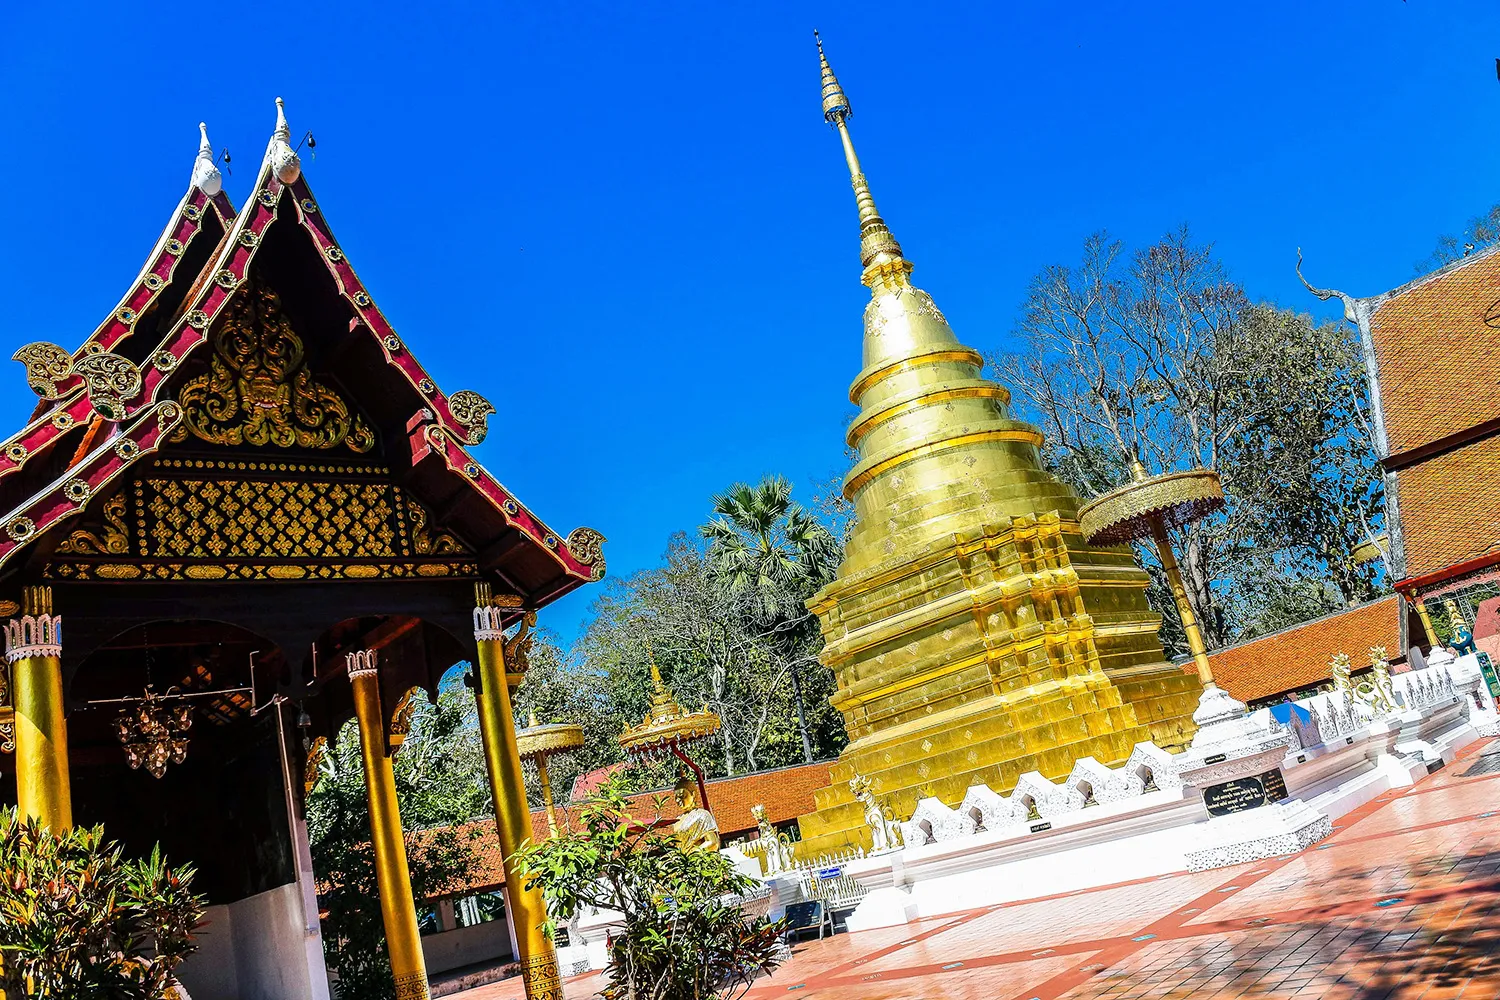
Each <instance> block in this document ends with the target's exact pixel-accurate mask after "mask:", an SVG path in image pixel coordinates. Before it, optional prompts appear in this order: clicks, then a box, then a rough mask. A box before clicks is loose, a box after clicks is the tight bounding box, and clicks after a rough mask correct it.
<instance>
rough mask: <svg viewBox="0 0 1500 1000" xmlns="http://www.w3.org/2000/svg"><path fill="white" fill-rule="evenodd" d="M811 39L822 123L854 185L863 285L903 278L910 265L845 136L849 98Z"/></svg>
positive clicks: (820, 47)
mask: <svg viewBox="0 0 1500 1000" xmlns="http://www.w3.org/2000/svg"><path fill="white" fill-rule="evenodd" d="M813 38H814V40H816V41H817V43H818V64H819V68H820V69H821V70H822V74H823V120H824V121H826V122H828V124H830V125H832V126H833V127H834V128H835V129H837V130H838V133H839V139H840V140H842V142H843V144H844V159H845V161H846V162H847V163H848V164H849V179H850V181H851V182H852V183H853V185H854V200H855V203H856V204H857V205H858V206H859V259H860V263H861V264H863V265H864V267H865V283H866V284H871V283H872V282H873V281H874V280H876V279H877V278H880V277H882V276H884V277H897V278H900V279H904V278H905V276H906V275H907V274H908V273H910V271H911V264H910V263H908V262H907V261H906V259H905V258H904V257H902V256H901V244H900V243H897V242H896V237H895V236H893V235H892V234H891V230H890V227H889V226H887V225H886V224H885V220H884V219H882V218H881V217H880V212H879V210H878V209H876V207H875V197H874V195H872V194H870V185H869V184H868V183H866V181H865V175H864V171H863V170H862V169H860V165H859V156H858V155H857V154H856V153H855V152H854V140H853V139H852V138H850V136H849V124H848V122H849V117H850V115H851V113H852V112H851V110H850V107H849V97H848V95H846V94H845V93H844V88H843V87H842V86H841V85H840V84H839V80H838V77H836V76H834V75H833V67H832V66H829V65H828V56H827V55H826V54H825V53H824V52H823V37H822V36H821V35H819V34H818V32H817V31H816V30H814V31H813Z"/></svg>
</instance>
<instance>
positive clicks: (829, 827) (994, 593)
mask: <svg viewBox="0 0 1500 1000" xmlns="http://www.w3.org/2000/svg"><path fill="white" fill-rule="evenodd" d="M1053 482H1054V484H1055V480H1054V481H1053ZM1060 499H1062V501H1063V503H1064V504H1065V505H1066V506H1067V507H1068V509H1069V512H1070V513H1071V510H1072V505H1073V504H1076V502H1077V501H1076V500H1074V499H1073V498H1072V497H1071V496H1070V495H1066V494H1065V496H1064V497H1062V498H1060ZM1000 520H1001V523H1000V524H997V525H986V526H984V527H983V528H981V529H978V530H975V531H973V532H969V533H960V534H957V535H950V536H949V537H948V539H947V540H946V541H945V542H943V543H939V544H935V545H932V546H931V547H930V549H929V550H928V551H927V552H925V553H923V554H921V555H920V556H918V557H917V558H910V557H907V558H902V559H900V560H899V563H897V564H896V565H892V564H890V563H886V564H881V565H877V566H874V567H871V568H870V569H868V570H865V571H863V572H860V573H858V574H857V575H853V576H850V577H847V578H841V579H840V580H838V581H836V582H835V583H834V584H832V585H831V586H829V587H828V588H827V589H825V590H824V591H823V593H822V594H820V595H819V600H818V602H817V603H816V604H815V605H814V609H815V610H816V611H817V612H818V614H819V617H820V618H821V619H822V622H823V627H824V636H825V639H826V640H827V646H826V647H825V651H824V654H823V660H824V663H825V664H827V665H828V666H829V667H831V668H833V669H834V670H835V672H836V673H837V675H838V679H839V692H838V694H837V695H836V696H835V698H834V704H835V706H836V707H838V708H839V709H840V711H842V712H843V713H844V717H845V722H846V724H847V726H848V728H849V733H850V736H851V738H852V740H853V742H851V743H850V745H849V746H848V748H846V749H845V751H844V753H843V754H842V755H841V756H840V758H839V761H838V763H837V764H836V765H835V766H834V768H833V772H832V776H831V784H830V786H829V787H828V788H824V789H821V790H820V791H818V792H817V793H816V795H815V801H816V803H817V811H816V812H814V813H812V814H811V815H808V816H804V817H802V818H801V820H800V824H801V827H802V838H803V843H802V844H801V845H800V848H799V853H800V854H801V855H802V856H804V857H816V856H817V855H819V854H822V853H825V852H832V851H836V850H839V849H841V848H844V847H848V846H864V847H868V846H869V832H868V828H867V827H866V825H865V819H864V811H863V808H862V807H861V806H860V805H859V803H857V802H856V801H855V799H854V795H853V792H852V791H851V790H850V788H849V779H850V778H852V777H853V776H854V774H855V773H856V772H857V773H859V774H862V775H864V776H865V777H867V778H869V779H870V781H871V789H872V791H873V792H874V793H875V796H876V798H877V800H878V801H879V802H880V803H881V804H882V805H883V806H885V807H886V808H887V809H889V810H890V812H891V814H892V815H893V816H894V817H895V818H897V819H905V818H907V817H909V816H910V815H911V814H912V812H913V811H914V810H915V808H916V804H917V801H918V800H919V799H921V798H923V797H925V796H929V795H931V796H936V797H937V798H939V799H941V800H943V802H945V803H947V804H948V805H950V806H956V805H957V804H958V803H959V802H961V801H962V800H963V797H964V795H965V793H966V792H967V791H968V789H969V787H970V786H971V785H974V784H976V783H982V784H985V785H988V786H989V787H991V788H993V789H994V790H995V791H997V792H1001V793H1004V792H1007V791H1009V789H1011V788H1012V787H1013V786H1014V785H1015V783H1016V779H1017V778H1018V777H1020V775H1022V774H1024V773H1026V772H1027V771H1038V772H1040V773H1041V774H1043V775H1044V776H1046V777H1048V778H1052V779H1059V778H1064V777H1066V776H1067V775H1068V773H1069V772H1070V771H1071V770H1072V768H1073V763H1074V761H1076V760H1077V759H1078V758H1080V757H1093V758H1095V759H1096V760H1099V761H1100V762H1102V763H1105V764H1115V763H1117V762H1120V761H1123V760H1124V759H1125V758H1127V757H1128V756H1129V755H1130V752H1131V750H1132V749H1133V748H1134V747H1135V744H1136V743H1139V742H1144V741H1147V740H1150V741H1153V742H1155V743H1157V744H1158V745H1160V746H1163V747H1179V746H1182V745H1185V744H1186V743H1187V742H1188V741H1189V740H1190V739H1191V737H1192V732H1193V726H1192V712H1193V710H1194V708H1196V707H1197V703H1198V696H1199V685H1198V682H1197V679H1196V678H1195V677H1193V676H1192V675H1190V674H1187V673H1185V672H1183V670H1182V669H1181V668H1180V667H1176V666H1173V665H1172V664H1169V663H1165V662H1163V661H1162V656H1161V647H1160V645H1159V644H1158V643H1157V639H1156V630H1157V627H1158V625H1159V622H1160V619H1159V616H1157V615H1156V614H1155V613H1154V612H1152V611H1151V610H1150V609H1149V608H1148V607H1147V606H1146V603H1145V600H1144V593H1143V591H1144V583H1145V574H1144V573H1143V572H1142V571H1141V570H1140V569H1139V568H1137V567H1136V566H1135V564H1134V563H1133V562H1132V560H1131V558H1130V554H1129V552H1128V550H1122V549H1119V548H1107V549H1098V550H1090V549H1089V548H1088V547H1086V546H1085V545H1084V544H1083V541H1082V538H1081V537H1079V536H1078V534H1077V524H1076V522H1074V521H1072V520H1066V521H1065V520H1063V519H1062V518H1061V517H1060V516H1059V515H1057V514H1048V515H1044V516H1042V517H1039V518H1033V517H1030V516H1027V515H1021V516H1017V517H1014V518H1001V519H1000ZM1083 560H1088V561H1087V562H1084V561H1083ZM846 565H847V564H846ZM1080 608H1087V609H1091V610H1090V611H1081V610H1079V609H1080Z"/></svg>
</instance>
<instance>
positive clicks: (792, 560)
mask: <svg viewBox="0 0 1500 1000" xmlns="http://www.w3.org/2000/svg"><path fill="white" fill-rule="evenodd" d="M713 509H714V517H713V519H712V520H710V521H709V522H708V523H707V524H705V525H703V526H702V527H701V528H699V532H700V533H701V534H702V535H703V537H704V538H706V539H707V540H708V545H709V547H708V562H709V566H710V567H711V569H712V571H713V573H714V575H715V577H716V578H717V580H718V582H719V584H720V586H722V587H723V588H724V589H725V590H726V591H727V592H728V593H729V594H731V595H734V596H738V597H743V598H744V599H745V600H746V601H747V602H748V606H749V612H750V615H751V617H752V619H753V620H754V621H755V623H756V624H758V625H759V626H760V627H761V628H762V629H764V630H765V631H766V633H767V634H769V635H771V636H774V637H775V640H776V642H777V644H778V645H781V646H782V647H783V648H787V649H805V648H807V647H808V646H810V645H811V644H813V643H815V642H816V643H817V644H818V645H821V642H820V640H818V639H817V619H816V618H815V617H814V616H813V614H812V612H810V611H809V610H808V609H807V603H806V602H807V600H808V599H809V598H810V597H812V596H813V594H815V593H817V591H818V590H819V589H820V588H821V587H823V586H824V585H825V584H827V583H828V582H829V581H830V580H832V579H833V575H834V573H835V572H836V571H837V569H838V564H839V557H840V553H839V544H838V541H837V540H836V539H835V538H834V536H833V535H832V533H830V532H829V530H828V529H827V528H826V527H824V526H823V525H822V524H821V523H820V522H819V521H818V520H817V519H816V518H815V517H813V516H812V515H811V514H809V513H808V512H807V511H806V510H804V509H803V508H802V507H801V505H800V504H798V503H797V502H796V501H794V500H793V499H792V486H791V483H790V482H788V481H787V480H786V479H784V478H782V477H780V476H770V477H767V478H766V479H764V480H762V481H761V482H760V483H759V484H757V485H755V486H750V485H748V484H746V483H736V484H734V485H733V486H731V487H730V488H729V489H728V490H726V491H725V492H724V493H721V494H719V495H717V496H715V497H714V498H713ZM801 659H802V657H796V658H794V659H793V660H792V661H791V664H792V665H791V679H792V691H793V697H794V700H795V704H796V710H797V727H798V730H799V732H800V735H801V737H802V754H803V758H804V759H805V760H806V761H807V762H809V763H811V762H812V760H813V740H812V733H811V730H810V728H809V726H808V721H807V708H806V698H805V697H804V693H803V688H802V671H801V669H800V661H801Z"/></svg>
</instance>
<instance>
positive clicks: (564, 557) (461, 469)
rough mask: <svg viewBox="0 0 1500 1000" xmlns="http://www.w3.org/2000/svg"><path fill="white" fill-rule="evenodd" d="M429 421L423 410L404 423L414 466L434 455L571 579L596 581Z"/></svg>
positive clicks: (563, 544) (447, 434)
mask: <svg viewBox="0 0 1500 1000" xmlns="http://www.w3.org/2000/svg"><path fill="white" fill-rule="evenodd" d="M431 418H432V414H431V411H429V410H423V411H421V412H420V413H418V414H416V415H415V416H413V417H412V418H411V420H410V421H408V422H407V425H406V429H407V432H408V434H409V435H410V439H409V440H410V441H411V464H412V465H413V466H415V465H416V464H417V463H418V462H420V461H422V460H423V459H425V458H427V457H428V456H429V455H434V454H435V455H437V456H438V457H439V458H441V459H442V460H443V464H444V465H446V466H447V467H448V471H450V472H452V473H454V474H456V475H457V476H458V477H459V478H460V479H463V480H464V481H465V482H467V483H469V485H470V486H472V487H473V488H474V489H475V490H476V491H477V492H478V493H479V495H480V496H482V497H483V498H484V499H485V500H486V501H488V502H489V505H490V506H491V507H493V508H494V509H495V510H496V511H498V512H499V513H500V516H501V517H503V518H505V523H506V524H508V525H510V526H511V527H512V528H515V529H516V530H518V531H520V532H521V533H522V534H524V535H526V537H528V538H530V539H531V540H532V541H534V542H536V543H537V544H538V545H540V546H541V547H542V548H543V549H544V550H546V551H547V552H549V553H551V555H552V557H553V558H554V559H556V560H557V561H558V562H559V563H561V564H562V567H563V569H564V570H566V571H567V572H568V574H569V575H570V576H575V577H577V578H578V579H580V580H587V581H593V580H595V579H598V577H596V576H595V575H594V566H591V565H589V564H586V563H583V562H580V561H579V559H578V557H577V556H575V555H574V554H573V552H572V550H571V549H570V548H569V547H568V543H567V542H566V541H564V540H563V539H562V538H561V537H559V536H558V534H557V533H556V532H555V531H553V530H552V529H551V528H549V527H547V526H546V525H545V524H543V523H542V521H541V519H540V518H538V517H537V516H536V515H535V514H533V513H532V512H531V511H529V510H527V509H526V508H525V507H524V506H522V504H521V502H520V501H519V500H517V499H516V498H515V496H514V495H513V494H512V493H511V492H510V491H509V490H507V489H506V488H505V487H504V486H501V485H500V483H499V482H498V481H497V480H496V479H495V478H494V477H493V476H491V475H490V474H489V473H488V472H487V471H485V468H484V466H482V465H480V464H479V463H478V462H476V461H474V459H473V458H472V457H470V455H469V453H468V452H467V451H465V450H464V449H463V446H462V445H460V444H459V443H458V442H457V441H455V440H453V433H452V432H451V431H449V430H447V429H446V428H444V427H443V426H441V425H440V424H436V423H432V422H431ZM601 575H602V574H601Z"/></svg>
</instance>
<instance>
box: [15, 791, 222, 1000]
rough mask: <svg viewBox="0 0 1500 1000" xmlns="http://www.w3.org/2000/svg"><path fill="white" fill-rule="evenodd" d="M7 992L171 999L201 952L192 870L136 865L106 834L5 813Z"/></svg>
mask: <svg viewBox="0 0 1500 1000" xmlns="http://www.w3.org/2000/svg"><path fill="white" fill-rule="evenodd" d="M0 873H3V878H0V956H3V968H0V992H3V993H4V995H6V996H9V997H30V996H35V997H57V998H66V1000H93V998H100V1000H103V998H109V1000H161V998H163V997H173V996H175V991H173V990H172V985H173V979H172V973H173V970H175V969H176V968H177V966H178V964H179V963H181V962H182V960H183V959H184V958H186V957H187V956H188V955H189V954H191V953H192V952H193V951H194V950H195V948H196V946H195V945H194V944H193V943H192V940H193V932H194V931H195V930H196V929H197V928H198V926H199V921H200V920H201V919H202V917H203V898H202V897H201V896H197V895H194V894H193V892H192V891H191V888H190V886H191V884H192V881H193V874H194V873H193V869H192V867H191V866H187V865H184V866H181V867H178V868H169V867H168V866H167V864H166V862H165V861H164V860H163V859H162V857H161V851H160V849H159V848H158V849H154V850H152V852H151V856H150V857H149V858H145V859H142V860H130V859H127V858H125V857H124V856H123V851H122V849H121V848H120V846H119V845H118V844H115V843H111V842H109V841H107V840H105V839H104V828H103V827H98V826H96V827H94V828H93V829H74V830H69V831H66V832H64V833H53V832H52V831H51V830H50V829H46V828H43V827H42V826H41V825H40V824H38V823H37V822H36V821H35V820H32V819H25V820H23V819H19V818H18V817H17V815H16V812H15V810H6V811H4V812H0Z"/></svg>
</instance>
